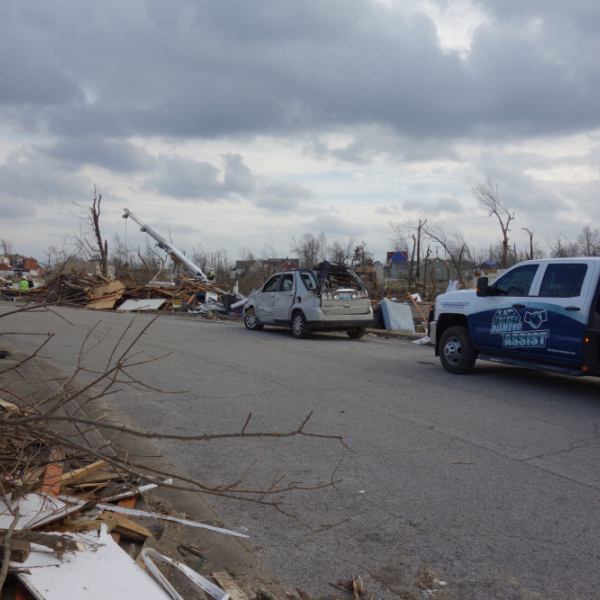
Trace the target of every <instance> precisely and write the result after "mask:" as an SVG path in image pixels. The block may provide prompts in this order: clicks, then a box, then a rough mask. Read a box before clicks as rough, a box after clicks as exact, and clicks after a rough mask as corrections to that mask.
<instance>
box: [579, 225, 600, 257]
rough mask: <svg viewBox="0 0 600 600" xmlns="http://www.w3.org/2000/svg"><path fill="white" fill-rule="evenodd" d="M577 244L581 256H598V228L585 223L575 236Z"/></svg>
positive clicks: (599, 233)
mask: <svg viewBox="0 0 600 600" xmlns="http://www.w3.org/2000/svg"><path fill="white" fill-rule="evenodd" d="M577 244H578V246H579V251H580V253H581V255H582V256H600V229H590V226H589V225H586V226H585V227H584V228H583V229H582V230H581V233H580V234H579V236H578V237H577Z"/></svg>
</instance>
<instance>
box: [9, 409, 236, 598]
mask: <svg viewBox="0 0 600 600" xmlns="http://www.w3.org/2000/svg"><path fill="white" fill-rule="evenodd" d="M68 439H69V438H68V437H65V434H64V433H58V432H57V431H53V430H51V429H50V428H49V427H48V425H47V423H45V421H44V420H43V419H42V418H40V415H39V413H38V411H37V410H36V409H35V407H28V408H27V409H26V410H24V409H23V408H21V407H19V406H17V405H16V404H13V403H11V402H8V401H6V400H2V401H1V402H0V564H1V565H2V566H1V567H0V589H9V590H11V589H17V588H19V587H21V588H22V587H25V588H26V589H27V590H29V591H30V592H31V593H32V594H33V595H34V597H36V598H56V597H70V598H74V597H77V598H98V599H99V598H107V597H113V598H125V597H129V598H131V597H143V598H151V599H154V598H157V599H158V598H182V596H181V595H178V593H177V591H175V588H174V587H173V585H174V584H173V583H172V582H171V581H170V579H171V578H170V576H169V575H167V576H165V574H164V572H161V570H159V569H158V567H157V565H156V563H161V564H164V563H168V564H169V565H170V566H172V567H175V568H176V569H177V570H178V571H179V572H180V573H183V575H184V576H185V578H186V585H187V586H188V587H189V586H191V588H192V589H196V590H199V592H198V593H200V591H201V593H202V594H205V596H202V597H208V598H214V599H216V600H226V599H228V598H230V595H229V594H228V593H227V592H226V591H225V590H223V589H222V588H221V587H219V586H218V585H216V584H215V583H214V582H213V581H209V580H208V579H207V578H206V577H203V576H201V575H200V574H199V573H197V572H196V570H194V569H192V568H190V567H189V566H187V565H186V564H185V562H184V555H183V554H181V552H180V556H181V557H182V560H181V561H179V560H174V559H173V558H169V557H168V556H164V555H163V554H162V553H161V552H160V551H159V550H162V551H164V550H167V549H166V548H164V549H163V548H161V547H160V539H159V541H158V542H157V541H156V538H157V537H159V538H160V533H161V532H162V530H163V527H162V526H161V525H160V523H164V522H168V523H169V522H170V523H177V524H178V525H181V526H186V527H201V528H208V529H210V530H212V531H218V532H221V533H224V534H229V535H236V536H241V537H247V536H245V535H243V534H238V533H236V532H232V531H229V530H225V529H221V528H217V527H212V526H208V525H204V524H201V523H197V522H194V521H190V520H188V519H182V518H179V517H177V516H173V515H166V514H161V513H158V512H153V511H147V510H136V509H135V508H133V507H134V505H135V503H136V500H137V499H138V498H142V496H141V494H142V493H145V492H147V491H148V490H150V489H152V488H156V487H157V484H158V483H162V484H163V485H168V484H169V483H170V482H169V481H168V480H167V481H161V482H159V481H158V480H156V482H152V481H151V479H152V478H151V477H143V480H142V476H141V475H140V474H139V473H135V472H134V471H133V470H132V469H129V468H127V466H126V465H124V464H121V463H119V462H117V461H116V460H115V461H111V460H110V459H106V460H105V459H101V460H97V458H96V457H95V456H94V454H93V453H91V452H86V451H85V450H84V447H83V446H82V445H80V444H79V443H76V442H74V441H71V442H69V441H66V440H68ZM111 463H112V464H111ZM131 517H136V518H143V519H144V522H145V523H146V524H147V525H148V526H147V527H146V526H145V525H142V524H140V523H138V522H136V520H134V519H133V518H131ZM151 529H152V531H151ZM119 544H121V545H119ZM157 544H158V546H157ZM122 546H125V547H126V548H129V553H128V552H126V551H125V549H124V548H123V547H122ZM157 548H158V549H157ZM168 550H173V549H170V548H169V549H168ZM187 550H188V551H190V550H191V551H192V552H193V553H194V554H195V555H196V558H195V561H196V562H198V560H197V556H198V555H199V553H198V552H197V551H196V552H194V550H193V549H189V548H188V549H187ZM167 553H169V552H167ZM170 553H171V554H173V552H170ZM128 554H129V556H128ZM136 557H137V560H136V559H135V558H136ZM200 558H202V556H201V555H200ZM7 576H8V578H7ZM5 584H6V587H5ZM232 585H235V584H234V583H233V582H230V587H231V586H232ZM238 591H239V593H240V594H243V592H242V591H241V590H239V588H238ZM186 597H200V596H193V595H188V594H186ZM238 597H244V598H245V597H246V596H245V595H243V596H238Z"/></svg>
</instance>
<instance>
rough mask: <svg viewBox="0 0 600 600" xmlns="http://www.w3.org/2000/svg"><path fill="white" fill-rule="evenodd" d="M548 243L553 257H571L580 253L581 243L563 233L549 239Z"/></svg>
mask: <svg viewBox="0 0 600 600" xmlns="http://www.w3.org/2000/svg"><path fill="white" fill-rule="evenodd" d="M548 245H549V246H550V256H551V257H552V258H569V257H571V256H579V254H580V249H579V244H578V243H577V242H572V241H571V240H570V239H569V238H568V237H567V236H566V235H563V234H562V233H559V234H558V235H557V236H556V237H555V238H554V239H548Z"/></svg>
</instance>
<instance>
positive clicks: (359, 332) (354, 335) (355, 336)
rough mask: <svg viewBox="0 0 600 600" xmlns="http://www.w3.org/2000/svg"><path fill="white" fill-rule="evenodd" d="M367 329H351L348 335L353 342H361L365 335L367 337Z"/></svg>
mask: <svg viewBox="0 0 600 600" xmlns="http://www.w3.org/2000/svg"><path fill="white" fill-rule="evenodd" d="M366 330H367V328H366V327H357V328H356V329H350V330H349V331H347V332H346V333H347V334H348V337H349V338H350V339H351V340H359V339H360V338H361V337H362V336H363V335H365V331H366Z"/></svg>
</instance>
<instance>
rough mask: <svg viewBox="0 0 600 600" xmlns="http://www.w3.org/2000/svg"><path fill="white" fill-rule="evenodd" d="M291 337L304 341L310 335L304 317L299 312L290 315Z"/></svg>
mask: <svg viewBox="0 0 600 600" xmlns="http://www.w3.org/2000/svg"><path fill="white" fill-rule="evenodd" d="M292 335H293V336H294V337H295V338H297V339H299V340H305V339H306V338H307V337H308V336H309V335H310V329H309V328H308V325H307V323H306V317H305V316H304V314H303V313H302V312H300V311H299V310H297V311H296V312H295V313H294V314H293V315H292Z"/></svg>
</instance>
